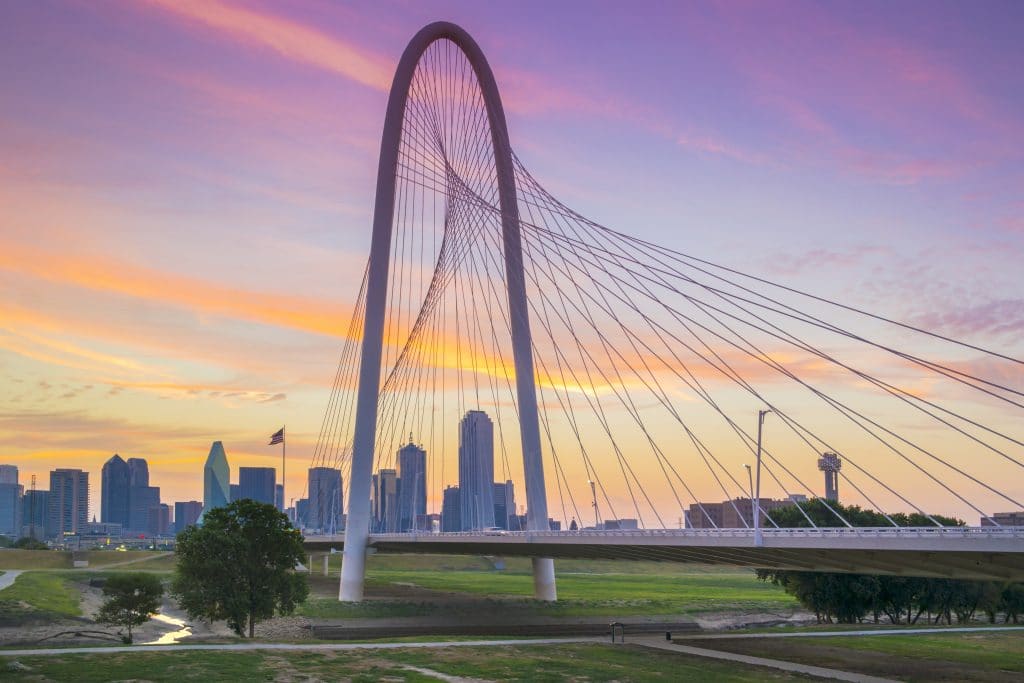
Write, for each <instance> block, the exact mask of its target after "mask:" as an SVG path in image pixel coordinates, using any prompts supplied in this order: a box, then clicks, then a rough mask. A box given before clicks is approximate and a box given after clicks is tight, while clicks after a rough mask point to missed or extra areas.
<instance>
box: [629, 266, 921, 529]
mask: <svg viewBox="0 0 1024 683" xmlns="http://www.w3.org/2000/svg"><path fill="white" fill-rule="evenodd" d="M627 284H628V283H627ZM630 287H631V288H633V289H637V288H636V287H632V286H630ZM637 291H639V292H640V293H641V294H643V293H644V292H643V290H637ZM613 296H614V294H613ZM648 296H649V297H650V298H651V299H652V300H653V301H659V302H660V301H661V299H659V298H658V297H656V296H654V295H653V294H650V293H648ZM620 300H621V301H622V302H623V303H624V304H626V305H629V301H628V300H627V299H621V298H620ZM663 305H664V304H663ZM665 309H666V310H667V311H668V312H669V313H670V315H672V316H673V317H674V318H676V320H677V322H680V324H682V325H683V327H684V328H685V329H686V330H687V331H688V332H689V333H690V334H691V335H693V336H694V337H695V338H697V339H698V340H700V342H701V344H702V345H703V346H704V348H705V349H707V351H708V352H709V353H710V354H712V355H713V356H715V358H716V359H717V361H718V362H719V363H721V366H724V367H725V368H727V369H728V371H726V370H723V369H722V367H721V366H719V365H718V364H716V363H714V362H712V361H711V360H709V359H708V358H707V357H706V356H704V355H703V354H702V353H701V352H699V351H697V350H695V349H693V347H691V346H690V345H689V344H688V343H686V342H685V340H682V339H680V338H679V337H678V336H677V335H675V334H674V333H673V332H671V331H670V330H668V329H667V328H665V327H664V326H663V325H661V324H660V323H657V322H656V321H653V319H652V320H651V322H653V323H654V324H655V325H657V326H658V327H659V328H660V329H661V330H663V331H664V332H665V333H666V334H668V335H669V336H670V337H672V338H673V339H674V340H675V341H676V342H677V343H679V344H681V345H683V346H684V347H686V348H687V349H688V350H690V351H691V352H692V353H694V354H695V355H698V357H701V358H702V359H703V360H704V361H705V362H706V363H708V364H709V365H710V366H711V367H714V368H715V369H717V370H718V371H719V372H721V373H722V374H724V375H725V376H726V377H728V378H730V379H732V380H733V381H734V382H736V383H737V384H739V385H740V386H741V387H743V388H744V389H746V390H747V391H748V392H749V393H751V395H753V396H755V397H756V398H758V399H759V400H761V401H763V402H765V403H768V404H769V405H770V403H769V402H768V401H767V399H765V397H764V396H762V395H761V394H760V393H759V392H757V390H756V389H754V388H753V387H752V386H751V385H749V383H747V382H746V381H745V380H743V378H742V377H741V376H740V375H739V374H738V373H736V371H735V370H734V369H732V367H731V365H730V364H729V363H728V362H727V361H725V360H724V359H723V358H722V357H721V356H720V355H719V354H718V353H717V352H715V351H714V349H713V348H711V347H710V346H709V345H708V344H707V343H706V342H704V341H703V339H702V338H701V337H700V336H699V335H697V334H696V333H695V332H693V330H692V329H691V328H690V326H689V325H688V324H687V323H686V322H683V320H682V319H681V318H683V319H686V320H690V321H691V322H694V323H695V324H697V325H698V326H700V327H702V329H705V330H706V331H708V332H712V331H711V330H709V329H708V328H706V327H705V326H702V325H699V323H696V322H695V321H693V320H692V319H690V318H688V317H687V316H685V315H683V314H681V313H679V312H678V311H676V310H675V309H673V308H671V307H669V306H667V305H665ZM712 333H713V332H712ZM713 334H714V333H713ZM775 412H776V413H777V414H779V415H780V417H783V419H784V422H786V424H787V426H789V427H790V428H791V429H793V430H794V433H796V434H797V435H798V437H799V438H800V439H801V440H802V441H804V443H805V444H806V445H807V446H808V447H809V448H810V449H811V450H812V452H815V453H818V452H820V450H819V449H818V447H816V446H814V445H813V444H811V443H810V442H809V441H807V439H806V437H804V436H803V432H806V433H807V434H808V435H810V436H811V437H812V438H814V439H815V440H817V441H818V442H819V443H821V444H822V445H823V446H824V447H825V448H828V449H829V450H833V451H836V452H839V451H838V450H837V449H836V448H835V447H833V446H831V445H829V444H828V442H827V441H825V440H824V439H822V438H820V437H819V436H817V435H816V434H814V432H812V431H811V430H809V429H807V428H806V427H804V426H802V425H800V424H799V423H797V422H795V421H793V420H791V418H789V416H788V415H786V414H785V413H784V412H780V409H779V408H778V407H775ZM844 457H845V458H846V459H847V461H848V462H850V464H851V465H853V466H854V467H855V468H857V469H858V470H860V471H862V472H863V473H864V474H866V475H867V476H869V477H870V478H871V479H872V480H873V481H875V482H876V483H878V484H879V485H880V486H882V487H883V488H885V489H886V490H887V491H889V492H890V493H892V494H893V495H895V496H896V497H897V498H899V499H900V500H902V501H903V502H904V503H906V504H907V505H910V506H911V507H913V508H914V509H915V510H916V511H918V512H920V513H921V514H923V515H925V514H926V513H924V512H923V511H922V510H921V509H920V508H918V507H917V506H916V505H914V504H913V503H912V502H910V501H909V500H908V499H907V498H906V497H905V496H902V495H900V494H899V493H898V492H896V491H895V490H894V489H892V488H891V487H889V486H887V485H886V484H885V483H884V482H882V481H881V480H879V479H878V478H877V477H875V476H874V475H872V474H871V473H870V472H868V471H867V470H864V469H863V468H861V467H860V465H859V464H858V463H857V462H856V461H855V460H853V459H852V458H850V457H849V456H848V455H844ZM775 462H776V463H777V464H779V465H780V466H783V467H784V466H785V465H784V463H782V462H781V461H779V460H777V459H776V460H775ZM792 476H794V478H795V479H796V480H797V481H798V482H799V481H800V480H799V479H798V478H796V477H795V475H792ZM800 483H801V485H802V486H805V488H806V484H803V482H800ZM823 504H824V505H826V507H829V509H830V510H832V512H833V514H835V515H836V517H837V518H838V519H840V520H842V521H843V522H844V523H845V524H847V526H849V523H848V522H846V520H845V519H844V518H843V517H842V515H840V514H839V513H838V512H836V511H835V510H834V509H833V508H831V506H829V505H828V503H827V502H826V501H823Z"/></svg>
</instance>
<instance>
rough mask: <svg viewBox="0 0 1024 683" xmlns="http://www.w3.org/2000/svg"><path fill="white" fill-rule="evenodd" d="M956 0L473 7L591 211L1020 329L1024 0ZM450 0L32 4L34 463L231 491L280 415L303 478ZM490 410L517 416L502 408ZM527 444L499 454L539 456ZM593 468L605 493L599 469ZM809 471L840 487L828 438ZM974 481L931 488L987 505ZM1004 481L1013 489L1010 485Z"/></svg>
mask: <svg viewBox="0 0 1024 683" xmlns="http://www.w3.org/2000/svg"><path fill="white" fill-rule="evenodd" d="M923 6H924V5H922V4H920V3H905V4H903V5H901V6H899V7H893V6H885V5H883V4H876V5H874V7H875V10H876V11H875V12H873V13H861V12H859V11H856V10H855V9H853V8H852V7H850V6H841V5H837V6H822V5H816V4H807V3H795V4H792V5H786V6H784V7H780V8H776V9H773V10H767V9H765V8H748V9H747V11H745V12H738V11H735V10H733V9H730V8H729V7H727V6H721V5H715V6H704V7H678V8H673V7H668V6H662V7H651V8H650V14H649V16H647V17H646V19H645V21H644V22H637V21H635V20H634V18H633V17H631V16H630V13H629V12H628V11H627V10H626V9H625V8H619V7H615V6H614V5H611V4H609V5H602V6H601V11H600V12H582V11H581V9H580V7H579V6H573V5H572V3H567V4H566V5H565V6H564V7H560V8H556V9H554V10H551V11H550V12H549V14H548V19H549V21H548V23H547V24H546V25H545V26H544V27H543V28H540V29H535V28H534V27H532V25H531V24H532V22H531V20H530V16H531V14H533V15H535V12H536V11H537V10H538V8H539V7H540V5H535V4H529V3H527V4H525V5H523V6H522V8H521V10H519V11H515V12H513V11H512V10H511V9H509V8H501V7H480V6H475V5H474V4H473V3H447V4H445V5H443V8H444V9H445V10H447V12H449V13H451V14H452V15H453V16H457V17H459V21H460V23H463V24H464V25H465V26H466V27H467V29H469V30H470V31H471V32H472V33H473V35H474V36H476V38H477V39H478V40H479V41H480V43H481V44H482V45H485V46H486V52H487V54H488V56H489V58H490V60H491V61H492V63H493V65H494V68H495V72H496V74H497V77H498V81H499V84H500V87H501V89H502V93H503V95H504V96H505V99H506V108H507V110H508V117H509V127H510V130H511V132H512V134H513V141H514V142H513V144H514V146H515V148H516V151H517V153H518V154H520V155H521V156H522V157H523V158H524V160H525V161H526V163H527V164H528V166H529V167H530V168H531V169H532V170H533V171H534V172H536V173H537V175H538V177H543V179H544V180H545V182H546V183H547V184H548V186H549V187H552V188H553V189H556V190H558V192H557V194H559V195H560V196H561V197H563V198H564V199H565V200H566V201H567V203H568V204H569V205H571V206H573V207H574V208H575V209H578V210H579V211H581V213H583V214H584V215H587V216H590V217H593V218H594V219H596V220H599V221H600V222H602V223H604V224H607V225H611V226H614V227H618V228H620V229H623V230H626V231H627V232H630V233H631V234H636V235H638V236H640V237H644V238H648V239H651V240H653V241H655V242H658V243H660V244H666V245H667V246H670V247H673V248H679V249H683V250H685V251H688V252H693V253H697V254H700V255H704V256H708V257H711V258H712V259H713V260H715V261H717V262H721V263H725V264H727V265H731V266H736V267H739V268H741V269H743V270H746V271H748V272H754V273H759V274H764V275H766V276H768V277H770V278H772V279H776V280H780V281H783V282H786V283H789V284H793V285H795V286H799V287H801V288H804V289H807V290H809V291H814V292H818V293H822V294H825V295H830V296H835V297H836V298H838V299H840V300H842V301H845V302H849V303H851V304H853V305H858V306H862V307H865V308H868V309H870V310H875V311H878V312H880V313H882V314H885V315H888V316H890V317H894V318H897V319H901V320H902V319H906V320H910V321H912V322H917V323H920V324H923V325H926V326H928V327H929V328H934V329H936V330H938V331H940V332H943V333H948V334H951V335H953V336H957V337H960V336H963V337H966V338H969V339H970V340H971V341H972V342H976V343H978V344H980V345H982V346H986V347H992V348H996V349H998V350H1001V351H1005V352H1006V353H1008V354H1010V355H1013V356H1016V357H1019V356H1021V355H1022V349H1021V341H1020V334H1019V332H1020V330H1021V329H1024V303H1022V300H1021V299H1020V297H1019V294H1018V293H1019V292H1020V291H1021V290H1022V287H1024V282H1022V279H1021V278H1022V277H1024V276H1022V275H1021V271H1020V268H1019V264H1018V263H1017V261H1018V260H1019V254H1020V253H1021V249H1022V248H1024V223H1022V221H1024V205H1021V203H1020V192H1019V190H1020V187H1021V185H1022V182H1024V178H1022V177H1021V175H1020V170H1019V169H1020V163H1019V162H1020V154H1021V152H1020V150H1021V149H1022V148H1024V145H1021V144H1019V143H1020V142H1021V140H1022V139H1024V135H1022V128H1021V124H1020V121H1021V120H1024V117H1022V116H1021V111H1022V102H1021V99H1022V97H1024V96H1022V95H1021V93H1022V92H1024V87H1021V83H1020V79H1021V76H1020V74H1021V73H1024V64H1022V63H1021V62H1022V57H1021V55H1020V51H1019V50H1018V49H1014V48H1015V47H1016V46H1015V43H1014V42H1013V41H1012V38H1013V33H1012V29H1011V27H1012V26H1015V25H1019V23H1020V21H1021V9H1020V7H1019V6H1015V5H1013V4H1004V3H993V4H992V5H990V7H991V11H990V12H989V13H971V14H970V15H969V16H968V15H966V13H964V12H963V11H962V10H961V9H960V8H958V7H957V6H956V5H955V4H945V3H940V4H939V5H937V6H936V5H929V11H928V17H929V18H928V21H926V22H922V21H919V17H920V14H921V9H922V7H923ZM437 13H438V8H437V7H429V8H427V7H413V8H409V7H406V6H403V5H396V4H383V5H380V6H375V7H362V8H350V7H341V6H324V5H322V4H320V3H317V2H313V1H312V0H310V1H305V2H298V3H295V4H291V5H289V7H287V8H284V7H280V6H274V5H272V4H270V3H255V4H242V3H238V2H234V1H232V0H224V1H218V2H209V3H199V4H195V3H172V2H152V3H146V4H143V5H132V4H124V3H106V4H104V5H99V6H91V7H90V6H84V5H74V4H68V5H61V4H57V3H49V2H40V3H22V4H19V5H17V6H15V7H13V8H12V9H10V17H11V21H9V22H5V25H4V26H3V27H0V46H2V47H0V54H2V55H3V56H4V57H5V63H10V64H12V65H13V68H11V69H8V70H5V71H4V74H2V75H0V92H2V93H3V95H2V97H3V101H4V104H5V107H4V110H5V121H4V123H3V126H0V150H3V153H4V158H6V159H11V160H12V162H11V163H10V164H9V165H7V166H5V167H4V168H3V169H2V171H0V172H2V174H3V175H2V177H3V180H4V182H3V183H0V201H2V202H3V203H4V206H5V207H7V210H6V211H5V214H4V216H2V217H0V247H2V248H0V315H2V317H3V319H4V323H3V327H2V329H0V373H2V378H3V379H2V382H3V385H4V387H5V389H8V391H6V392H0V438H3V439H4V442H5V448H6V449H7V451H6V453H5V455H3V456H0V460H3V461H4V462H9V463H11V464H15V465H17V466H18V467H19V468H20V470H21V472H22V480H23V483H24V482H25V481H28V480H29V478H30V477H31V475H32V474H35V475H36V476H37V478H38V481H39V482H41V483H42V482H45V481H47V478H48V476H49V475H48V473H49V471H50V470H52V469H55V468H79V469H82V470H85V471H90V472H92V473H93V477H92V479H91V480H90V481H91V484H92V485H93V486H95V485H96V483H97V482H98V480H99V473H100V471H101V467H102V464H103V463H104V462H105V461H106V460H107V459H108V458H109V457H110V456H111V455H112V454H113V453H119V454H121V456H122V457H123V458H126V459H128V458H144V459H146V460H147V461H148V463H149V465H150V467H151V470H152V474H153V477H152V479H153V481H154V482H156V483H159V485H160V488H161V495H162V496H163V497H164V498H165V499H167V500H174V501H178V500H190V499H198V498H200V497H201V495H202V494H201V493H197V488H201V487H202V477H201V474H199V475H197V472H199V473H201V471H202V466H203V463H204V461H205V459H206V457H207V452H208V448H209V444H210V442H211V441H214V440H223V443H224V444H225V446H226V448H227V450H228V451H229V452H230V453H231V462H232V465H233V467H234V468H237V467H260V466H272V465H276V464H277V463H278V462H279V454H278V452H277V449H275V448H270V447H267V445H266V439H265V438H264V437H263V434H264V433H265V432H266V430H267V429H268V428H269V426H274V425H279V424H284V423H286V422H287V424H288V425H289V453H290V457H289V465H291V463H293V462H294V463H295V467H291V466H289V474H288V482H287V491H288V492H289V496H290V497H297V496H293V495H292V492H298V491H301V490H302V489H303V485H304V480H305V477H306V466H307V465H308V464H309V462H310V457H311V453H312V452H313V451H314V447H315V443H316V438H317V434H318V428H319V420H320V418H321V417H322V415H323V410H324V406H325V405H326V404H327V402H328V396H329V389H330V387H329V384H330V377H329V375H330V371H331V369H332V367H333V363H334V361H335V359H336V357H337V353H338V348H339V347H340V345H341V343H342V342H343V336H344V329H343V328H344V323H345V322H346V321H347V318H348V314H349V312H350V311H351V307H352V305H353V301H354V296H355V293H356V291H357V289H358V277H359V274H361V272H362V266H363V264H364V263H365V255H366V253H367V250H368V249H367V247H368V240H369V217H370V214H371V207H372V184H373V173H374V171H375V169H376V156H377V146H378V141H379V133H380V122H381V118H382V112H383V109H384V101H385V97H386V90H387V87H388V82H389V80H390V77H391V73H392V72H393V69H394V66H395V63H396V61H397V55H398V54H399V53H400V51H401V48H402V46H404V44H405V41H406V40H407V39H408V37H409V35H411V34H412V33H413V32H414V31H415V30H416V29H417V28H419V27H420V26H421V25H422V24H424V23H426V22H427V21H429V20H431V19H434V18H436V17H435V16H434V15H435V14H437ZM442 13H444V12H442ZM581 14H582V15H586V20H585V21H583V22H580V21H579V20H580V15H581ZM527 27H530V29H531V30H527ZM951 35H955V36H956V39H955V40H951V39H950V36H951ZM670 36H671V37H673V39H672V40H669V39H668V38H669V37H670ZM679 37H681V39H679ZM641 38H643V39H641ZM824 42H827V43H828V44H829V45H830V46H831V47H832V49H833V51H834V54H833V56H832V57H826V56H822V55H821V54H820V46H821V44H823V43H824ZM597 45H600V46H602V49H601V50H596V49H595V47H594V46H597ZM627 46H628V47H627ZM784 46H785V47H784ZM626 50H628V54H627V53H626V52H624V51H626ZM624 64H628V65H630V66H629V67H628V68H627V67H625V66H623V65H624ZM851 65H856V66H857V68H852V67H851ZM98 74H103V78H102V79H100V78H96V76H97V75H98ZM99 81H102V82H99ZM608 93H615V96H614V97H611V96H609V95H608ZM337 112H343V114H338V113H337ZM254 140H258V141H259V143H258V144H253V142H252V141H254ZM598 169H600V171H598ZM243 235H244V236H245V238H246V239H241V237H242V236H243ZM955 360H957V361H959V362H962V363H964V364H967V365H969V364H970V363H971V362H973V361H974V360H975V359H972V358H970V357H963V358H957V359H955ZM805 370H806V371H807V372H808V373H811V375H812V376H816V377H818V378H819V379H822V378H823V376H821V375H815V374H814V373H815V372H816V371H817V370H818V368H816V367H814V366H810V367H807V368H805ZM826 379H827V378H826ZM1010 379H1011V380H1014V381H1018V383H1019V379H1020V378H1019V376H1015V377H1011V378H1010ZM911 389H913V390H914V391H916V392H918V393H924V392H927V391H928V390H929V389H930V387H929V386H927V385H922V386H912V387H911ZM478 407H480V408H486V409H488V410H493V411H494V413H495V419H496V420H497V418H498V415H497V413H498V408H499V407H500V406H491V405H489V404H486V402H485V403H484V404H481V405H480V406H478ZM982 409H983V411H984V412H983V414H984V415H985V417H987V418H991V421H992V422H993V423H995V424H1001V423H1004V422H1008V418H1007V416H1006V414H1005V413H1003V412H1000V411H999V410H998V408H994V407H991V406H983V407H982ZM751 419H753V417H752V414H751ZM505 424H506V425H508V424H510V423H509V422H508V416H507V415H506V417H505ZM293 425H294V426H293ZM767 429H768V432H767V434H768V438H769V439H772V438H775V437H776V434H777V432H776V431H773V430H774V429H775V426H774V425H772V424H771V423H769V425H768V427H767ZM454 431H455V430H454V429H452V432H454ZM561 436H562V437H563V439H564V436H565V435H564V434H563V435H561ZM506 438H507V439H508V441H509V443H510V444H513V443H514V438H512V437H506ZM428 445H429V448H430V450H431V453H432V455H433V456H434V457H436V458H437V459H438V461H439V462H440V461H441V459H442V458H446V463H447V465H446V466H447V467H448V468H449V469H448V470H447V472H448V475H447V477H441V476H440V472H434V473H431V474H430V477H431V479H430V481H429V482H428V484H429V485H428V487H427V495H428V503H429V505H428V510H431V511H436V510H439V509H440V507H441V496H442V495H443V494H442V491H443V487H444V486H445V485H446V484H449V483H452V477H451V472H452V467H453V466H454V465H455V461H456V457H457V455H456V454H457V443H456V440H455V439H454V438H453V436H452V433H449V434H448V435H447V436H446V442H445V443H443V444H428ZM399 446H400V441H399V440H398V439H395V440H394V442H389V443H381V444H378V450H379V452H381V453H391V452H393V450H394V449H395V448H397V447H399ZM857 455H858V456H861V455H863V457H865V458H866V459H868V460H869V461H870V464H871V465H873V466H875V467H877V468H879V469H882V468H884V467H885V466H886V460H885V454H884V453H882V452H879V451H872V450H865V451H864V452H858V453H857ZM970 456H971V453H965V454H963V457H966V458H969V457H970ZM545 457H548V458H549V457H550V455H549V454H548V453H547V449H546V448H545ZM743 457H746V456H743ZM518 459H519V458H518V454H513V457H511V458H509V468H508V472H507V473H503V474H502V475H500V476H498V478H499V479H501V480H503V481H504V479H505V478H506V477H505V474H507V478H509V479H512V480H513V481H514V482H516V485H517V486H521V485H522V475H521V467H520V465H519V463H518V462H517V461H518ZM748 459H749V458H748ZM504 465H505V462H504V461H502V467H503V466H504ZM568 467H569V472H568V474H567V480H568V481H569V482H570V483H571V485H572V487H573V489H574V490H575V491H576V495H577V496H578V497H579V498H580V499H581V500H587V499H588V498H589V491H588V488H587V481H588V479H589V477H588V475H587V473H586V472H584V471H583V469H582V468H581V467H580V466H579V465H577V464H574V463H569V464H568ZM800 468H801V470H800V471H801V473H802V474H805V475H807V476H806V478H807V479H808V480H809V481H813V482H814V484H815V486H820V484H819V478H818V473H817V470H816V463H815V461H814V459H812V458H810V457H807V458H804V459H802V460H801V461H800ZM439 469H440V468H439ZM733 470H735V473H736V474H737V476H740V474H741V471H740V470H739V469H738V467H734V468H733ZM652 472H653V473H656V471H655V470H654V468H653V467H652V468H651V472H646V473H645V474H651V473H652ZM548 473H549V475H548V476H549V480H548V496H549V500H550V501H551V502H552V505H553V504H554V496H555V489H554V486H553V484H554V479H552V475H551V470H550V469H549V470H548ZM1003 473H1004V471H1003V470H999V469H998V468H997V467H993V468H992V469H991V471H990V472H989V474H990V476H991V479H992V480H1003V479H1009V478H1008V477H1004V476H1003ZM157 474H158V475H159V476H157ZM495 474H496V475H497V473H495ZM698 483H699V484H700V485H701V486H703V487H704V488H703V489H702V490H700V491H698V495H697V496H696V497H697V498H698V499H700V498H702V497H704V496H707V495H709V493H710V492H709V489H712V486H711V485H709V484H708V483H707V482H705V481H700V482H698ZM1011 483H1012V482H1011ZM770 485H771V483H770V482H767V483H766V484H765V486H770ZM1022 486H1024V484H1013V490H1012V491H1011V493H1012V494H1013V495H1015V496H1018V497H1020V496H1022V495H1024V489H1022V488H1021V487H1022ZM621 488H622V487H620V489H621ZM520 490H521V491H522V489H520ZM847 491H848V490H847V489H845V488H844V497H845V495H846V493H847ZM817 492H818V494H819V495H821V494H822V493H823V492H822V491H817ZM770 493H771V494H772V495H775V496H778V495H780V492H778V491H772V492H770ZM849 493H850V495H852V496H854V497H856V492H855V491H849ZM940 494H941V492H939V493H932V492H927V493H925V494H923V495H924V496H925V498H924V499H923V500H922V501H921V503H922V504H924V505H926V506H927V507H928V508H929V509H932V510H935V511H936V512H949V513H953V514H957V515H958V516H961V517H964V518H967V519H968V520H973V518H974V514H973V513H972V512H971V511H970V510H969V509H967V508H964V507H963V506H960V505H959V504H958V503H956V502H955V501H950V500H949V499H948V497H947V498H943V497H942V496H941V495H940ZM986 496H987V494H982V497H981V498H980V500H981V501H983V502H984V504H985V507H986V509H987V510H988V511H989V512H998V511H1001V510H1002V509H1003V508H1006V507H1008V505H1007V504H1006V503H1005V502H1001V501H1000V500H999V499H998V498H994V497H992V496H987V497H986ZM610 497H612V498H613V499H614V500H615V502H616V503H618V504H623V505H624V504H625V503H624V501H626V500H628V498H627V495H626V492H625V491H624V490H614V491H611V492H610ZM99 498H100V497H99V495H95V494H94V495H92V496H91V497H90V510H89V518H90V519H91V518H92V516H93V515H96V516H97V517H99V512H100V510H99V506H100V500H99ZM858 502H860V503H862V504H863V501H858ZM286 503H290V500H289V501H286ZM658 504H659V505H662V506H664V507H665V508H666V509H669V508H671V509H674V508H676V507H677V506H676V505H674V503H673V502H672V501H671V500H668V499H666V500H659V501H658Z"/></svg>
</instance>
